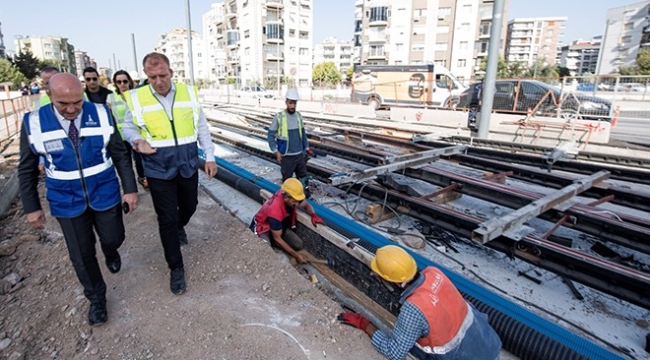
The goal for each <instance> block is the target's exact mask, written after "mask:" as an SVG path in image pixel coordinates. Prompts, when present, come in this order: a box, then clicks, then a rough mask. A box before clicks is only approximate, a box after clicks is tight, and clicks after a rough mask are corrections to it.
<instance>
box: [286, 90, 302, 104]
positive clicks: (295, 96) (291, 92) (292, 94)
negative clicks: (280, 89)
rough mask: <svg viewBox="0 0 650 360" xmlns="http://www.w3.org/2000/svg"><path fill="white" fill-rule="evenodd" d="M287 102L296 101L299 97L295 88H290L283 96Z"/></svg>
mask: <svg viewBox="0 0 650 360" xmlns="http://www.w3.org/2000/svg"><path fill="white" fill-rule="evenodd" d="M285 97H286V98H287V100H294V101H298V99H299V96H298V90H297V89H295V88H291V89H288V90H287V95H286V96H285Z"/></svg>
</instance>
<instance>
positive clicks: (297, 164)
mask: <svg viewBox="0 0 650 360" xmlns="http://www.w3.org/2000/svg"><path fill="white" fill-rule="evenodd" d="M294 172H295V173H296V177H297V178H298V179H302V178H304V177H307V162H306V161H305V156H304V155H303V154H298V155H285V156H283V157H282V163H281V164H280V173H281V174H282V181H283V182H284V181H285V180H287V179H288V178H290V177H293V173H294Z"/></svg>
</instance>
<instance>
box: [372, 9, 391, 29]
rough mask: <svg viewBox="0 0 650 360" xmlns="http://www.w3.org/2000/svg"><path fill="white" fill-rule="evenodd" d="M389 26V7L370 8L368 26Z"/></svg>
mask: <svg viewBox="0 0 650 360" xmlns="http://www.w3.org/2000/svg"><path fill="white" fill-rule="evenodd" d="M387 24H388V7H387V6H373V7H371V8H370V19H369V22H368V26H386V25H387Z"/></svg>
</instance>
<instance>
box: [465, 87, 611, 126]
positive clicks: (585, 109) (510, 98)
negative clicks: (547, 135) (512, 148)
mask: <svg viewBox="0 0 650 360" xmlns="http://www.w3.org/2000/svg"><path fill="white" fill-rule="evenodd" d="M481 86H482V83H474V84H471V85H470V86H469V88H467V89H466V90H465V91H463V92H462V93H461V94H460V101H459V103H458V107H459V108H470V107H471V106H476V105H477V104H478V100H479V99H480V97H481V95H480V94H481ZM560 93H561V92H560V89H559V88H557V87H555V86H551V85H548V84H546V83H543V82H541V81H536V80H497V81H496V82H495V93H494V103H493V106H492V108H493V110H495V111H499V112H508V113H521V114H526V113H527V112H528V110H529V109H531V110H532V109H534V108H535V107H536V106H537V104H538V103H539V102H542V104H541V105H540V106H539V107H538V108H537V114H538V115H547V116H555V115H556V114H557V110H558V105H560V108H561V109H560V115H561V116H564V117H566V118H576V117H579V118H585V119H594V120H606V121H609V120H610V117H609V116H610V111H611V107H612V103H611V102H610V101H609V100H606V99H602V98H599V97H595V96H589V95H585V94H581V93H568V92H564V93H562V96H560ZM547 94H548V95H547ZM545 95H547V96H546V97H545ZM542 100H543V101H542Z"/></svg>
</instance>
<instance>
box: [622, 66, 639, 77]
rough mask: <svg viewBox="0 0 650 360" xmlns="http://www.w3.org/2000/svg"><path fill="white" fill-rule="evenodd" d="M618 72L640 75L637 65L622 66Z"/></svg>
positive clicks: (626, 74)
mask: <svg viewBox="0 0 650 360" xmlns="http://www.w3.org/2000/svg"><path fill="white" fill-rule="evenodd" d="M618 73H619V74H621V75H625V76H632V75H639V69H638V68H637V67H636V66H621V67H620V68H618Z"/></svg>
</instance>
